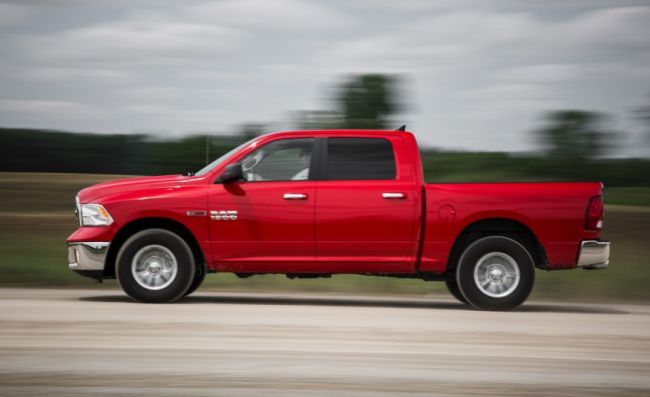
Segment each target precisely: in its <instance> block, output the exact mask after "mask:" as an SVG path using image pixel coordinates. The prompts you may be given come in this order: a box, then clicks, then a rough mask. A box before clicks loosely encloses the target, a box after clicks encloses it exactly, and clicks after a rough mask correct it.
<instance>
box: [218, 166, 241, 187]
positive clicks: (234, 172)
mask: <svg viewBox="0 0 650 397" xmlns="http://www.w3.org/2000/svg"><path fill="white" fill-rule="evenodd" d="M243 178H244V173H243V171H242V168H241V163H234V164H228V165H227V166H226V169H225V170H224V171H223V173H222V174H221V175H220V176H219V178H217V181H216V182H217V183H229V182H235V181H239V180H242V179H243Z"/></svg>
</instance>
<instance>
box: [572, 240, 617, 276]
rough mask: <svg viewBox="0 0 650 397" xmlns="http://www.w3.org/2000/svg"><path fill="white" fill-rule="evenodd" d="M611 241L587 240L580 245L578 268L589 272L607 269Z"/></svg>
mask: <svg viewBox="0 0 650 397" xmlns="http://www.w3.org/2000/svg"><path fill="white" fill-rule="evenodd" d="M609 244H610V243H609V241H596V240H586V241H583V242H582V244H581V245H580V254H579V255H578V264H577V267H581V268H583V269H587V270H600V269H607V267H608V266H609Z"/></svg>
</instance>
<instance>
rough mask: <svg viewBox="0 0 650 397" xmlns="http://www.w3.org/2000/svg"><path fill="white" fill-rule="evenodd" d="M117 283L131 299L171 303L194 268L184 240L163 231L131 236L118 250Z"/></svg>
mask: <svg viewBox="0 0 650 397" xmlns="http://www.w3.org/2000/svg"><path fill="white" fill-rule="evenodd" d="M115 270H116V275H117V280H118V282H119V283H120V285H121V286H122V289H123V290H124V292H126V294H127V295H129V296H130V297H131V298H132V299H133V300H136V301H138V302H147V303H163V302H173V301H175V300H177V299H178V298H180V297H182V296H183V295H184V294H185V292H186V291H187V290H188V289H189V287H190V285H191V284H192V281H193V280H194V279H195V278H194V274H195V271H196V266H195V264H194V256H193V255H192V250H191V249H190V247H189V246H188V245H187V243H186V242H185V240H183V239H182V238H181V237H180V236H178V235H177V234H175V233H172V232H170V231H168V230H164V229H147V230H143V231H141V232H138V233H135V234H134V235H133V236H131V237H130V238H129V239H128V240H126V241H125V242H124V245H122V247H121V248H120V251H119V252H118V254H117V261H116V269H115Z"/></svg>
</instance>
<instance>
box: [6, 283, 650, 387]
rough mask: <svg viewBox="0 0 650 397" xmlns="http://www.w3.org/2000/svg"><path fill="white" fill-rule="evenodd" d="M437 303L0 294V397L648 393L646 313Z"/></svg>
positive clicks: (598, 307)
mask: <svg viewBox="0 0 650 397" xmlns="http://www.w3.org/2000/svg"><path fill="white" fill-rule="evenodd" d="M443 299H444V298H439V297H436V298H430V299H406V298H370V297H338V296H337V297H332V296H304V295H284V296H282V295H275V294H274V295H268V294H232V293H201V292H199V293H197V295H196V296H194V297H190V298H187V299H185V300H183V301H182V302H180V303H177V304H171V305H146V304H137V303H131V302H130V301H129V300H127V299H126V298H124V297H123V295H122V294H121V292H119V291H107V290H46V289H0V395H1V396H38V395H42V396H87V395H93V396H133V395H138V396H149V395H152V396H153V395H156V396H264V397H269V396H301V397H302V396H328V397H329V396H432V395H444V396H461V395H462V396H464V395H498V396H507V395H513V396H520V395H525V396H537V395H543V396H556V395H571V396H601V395H602V396H605V395H607V396H610V395H616V396H619V395H630V396H648V395H650V306H640V305H610V304H570V305H567V304H556V303H534V302H533V303H529V304H527V305H525V306H523V307H522V308H520V309H519V310H517V311H512V312H507V313H492V312H480V311H475V310H469V309H467V308H466V307H464V306H462V305H460V304H458V303H455V302H452V301H451V300H443Z"/></svg>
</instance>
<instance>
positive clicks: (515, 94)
mask: <svg viewBox="0 0 650 397" xmlns="http://www.w3.org/2000/svg"><path fill="white" fill-rule="evenodd" d="M639 3H640V2H639V1H636V0H594V1H589V2H584V1H575V0H567V1H563V2H546V1H541V0H520V1H512V0H495V1H492V2H489V3H488V2H485V1H482V0H454V1H452V0H443V1H428V0H403V1H389V0H356V1H349V0H331V1H315V0H307V1H299V0H238V1H235V0H223V1H202V0H194V1H191V2H187V1H180V0H157V1H156V0H146V1H138V2H137V3H135V4H134V2H132V1H127V0H97V1H93V2H87V1H86V2H84V1H81V0H59V1H55V2H50V1H48V2H46V1H40V0H39V1H37V2H29V3H27V2H18V1H16V2H12V3H10V4H9V6H10V7H7V6H6V5H5V4H0V29H2V31H3V34H2V35H1V36H0V50H1V51H2V54H3V57H2V59H0V84H1V85H2V87H3V89H2V91H1V92H0V101H2V102H0V125H2V124H5V125H6V124H7V123H9V124H12V125H24V126H30V125H46V126H48V127H52V128H59V129H65V128H73V129H84V130H95V131H124V132H129V131H134V130H135V131H142V130H170V131H180V132H192V131H196V130H202V131H205V130H209V129H212V130H215V129H216V130H222V131H223V130H226V129H227V128H228V126H234V125H237V124H239V123H244V122H248V121H259V120H262V121H273V120H278V119H286V116H285V115H286V114H287V111H291V110H297V109H321V108H324V107H326V106H329V105H330V104H329V103H327V102H325V101H319V98H326V97H327V96H328V95H330V94H331V92H328V91H326V90H325V89H326V88H328V87H331V86H332V85H333V84H335V83H338V82H339V81H340V78H341V75H345V74H348V73H367V72H377V73H397V74H400V75H403V76H406V77H407V78H406V79H404V80H405V81H408V82H409V87H408V91H407V95H408V96H409V98H408V102H410V103H413V104H415V105H416V107H415V108H414V109H413V113H411V114H407V115H400V117H403V118H404V119H405V120H406V121H408V122H409V124H410V126H412V127H411V128H414V129H416V130H418V129H419V130H420V131H419V133H418V137H419V139H420V140H422V141H424V142H425V143H426V144H435V145H438V146H448V147H465V148H481V149H485V148H487V149H516V150H523V149H526V148H528V147H529V146H528V145H529V143H528V142H527V141H526V139H525V138H524V135H523V134H522V132H524V131H526V130H528V129H530V124H531V123H532V122H534V121H535V120H537V117H538V115H539V114H540V113H541V112H543V111H546V110H549V109H550V108H554V107H562V106H571V107H582V108H586V109H596V110H598V109H600V110H607V111H610V112H615V113H616V112H617V113H619V114H624V112H626V108H625V106H628V105H627V104H630V103H633V102H635V101H638V100H640V99H639V98H642V97H643V95H644V94H645V92H647V91H648V90H649V89H650V86H648V85H647V83H646V82H647V81H648V76H650V74H649V73H650V72H649V70H650V67H648V65H649V64H650V41H648V40H647V37H650V24H648V23H647V21H649V20H650V7H648V6H639V5H637V4H639ZM27 4H29V5H27ZM3 9H13V10H14V14H13V15H14V16H9V17H7V16H5V15H2V10H3ZM6 15H11V14H10V13H7V14H6ZM3 21H8V22H7V23H8V24H6V25H3Z"/></svg>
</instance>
